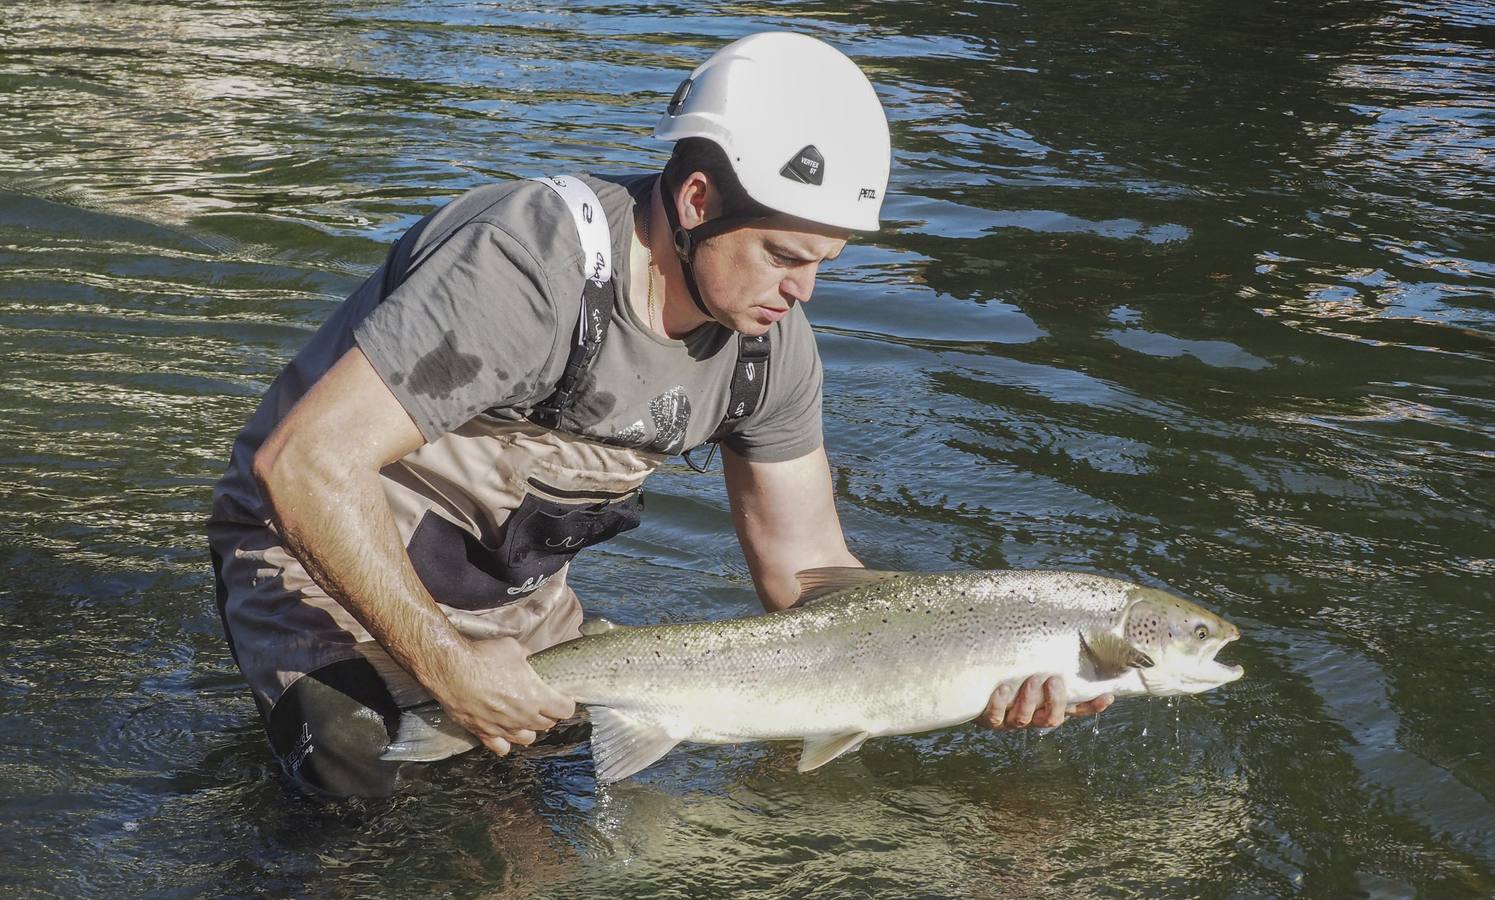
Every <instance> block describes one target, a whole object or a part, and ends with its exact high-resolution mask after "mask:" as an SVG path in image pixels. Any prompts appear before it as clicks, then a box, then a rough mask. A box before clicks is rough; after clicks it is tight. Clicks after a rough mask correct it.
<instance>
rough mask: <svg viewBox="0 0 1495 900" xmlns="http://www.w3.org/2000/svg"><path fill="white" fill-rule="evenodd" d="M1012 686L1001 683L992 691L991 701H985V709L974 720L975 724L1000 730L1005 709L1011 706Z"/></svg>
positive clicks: (1005, 712)
mask: <svg viewBox="0 0 1495 900" xmlns="http://www.w3.org/2000/svg"><path fill="white" fill-rule="evenodd" d="M1012 694H1013V690H1012V685H1010V684H1007V683H1005V682H1004V683H1002V684H999V685H997V689H996V690H994V691H992V693H991V699H990V700H988V701H986V709H985V710H983V711H982V712H981V715H980V716H979V717H978V718H977V719H976V721H977V723H979V724H981V725H984V726H986V727H987V728H1000V727H1001V725H1002V719H1003V718H1004V717H1005V716H1006V715H1007V707H1008V706H1010V705H1011V704H1012Z"/></svg>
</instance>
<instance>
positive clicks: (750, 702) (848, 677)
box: [530, 569, 1241, 781]
mask: <svg viewBox="0 0 1495 900" xmlns="http://www.w3.org/2000/svg"><path fill="white" fill-rule="evenodd" d="M803 580H804V581H805V583H806V596H807V597H810V598H815V597H820V598H821V599H818V600H814V601H813V602H810V603H808V604H807V605H805V606H803V607H800V608H797V609H793V610H788V611H785V612H782V613H775V614H770V615H765V616H753V617H748V618H742V619H731V620H726V621H720V622H705V623H697V624H687V625H659V626H651V627H641V628H627V627H613V628H611V629H610V630H604V631H602V633H598V634H594V635H591V636H586V637H582V638H580V639H578V640H576V641H571V642H569V643H566V644H562V645H560V646H558V647H553V648H551V649H549V650H546V651H544V652H542V653H539V654H536V655H535V656H533V657H531V658H530V663H531V665H532V666H533V667H534V668H535V671H536V672H537V673H539V675H540V676H541V677H542V678H544V679H545V680H546V682H547V683H549V684H550V685H551V686H553V687H555V688H556V689H557V690H559V691H561V692H562V693H565V694H567V695H569V696H571V697H572V698H573V699H575V700H576V701H577V702H578V703H583V704H586V705H587V706H588V707H590V708H591V716H592V721H593V729H594V732H593V745H594V749H595V752H596V756H597V761H598V772H599V777H600V778H602V779H603V780H604V781H607V780H616V779H617V778H622V777H627V775H629V774H632V772H634V771H637V769H638V768H642V767H643V766H644V765H648V764H649V763H652V762H653V761H654V760H655V759H657V758H658V757H659V756H661V755H663V753H664V752H666V751H668V750H669V749H670V747H673V746H674V745H675V743H677V742H679V741H696V742H701V743H736V742H741V741H760V740H790V739H797V740H804V741H805V744H806V746H805V756H804V758H803V759H802V761H801V769H802V770H808V769H812V768H815V767H817V766H819V765H822V764H824V763H825V762H827V761H829V760H830V759H832V758H834V757H835V756H837V755H839V754H841V753H844V752H846V751H847V750H851V749H854V748H855V747H857V746H860V744H861V743H862V741H864V740H866V739H867V738H869V737H877V736H880V735H888V734H905V733H911V732H918V731H927V730H930V729H934V728H941V727H945V726H949V725H955V724H958V723H961V722H966V721H969V720H971V719H973V718H975V717H976V716H977V715H979V714H980V713H981V711H982V710H983V709H984V708H985V706H986V704H987V701H988V700H989V698H990V696H991V693H992V691H993V689H994V688H995V687H996V686H997V685H998V684H999V683H1002V682H1020V681H1021V680H1023V679H1025V678H1027V677H1028V676H1030V675H1035V674H1042V675H1049V674H1053V675H1062V676H1064V677H1065V680H1066V683H1067V685H1068V688H1069V692H1070V699H1071V701H1072V702H1079V701H1083V700H1088V699H1092V698H1094V697H1096V696H1099V695H1100V694H1103V693H1107V692H1111V693H1116V694H1118V695H1127V694H1139V693H1155V694H1170V693H1188V692H1195V691H1198V690H1204V689H1207V688H1209V687H1213V686H1215V685H1217V684H1221V683H1224V682H1225V681H1231V680H1234V679H1235V678H1238V677H1240V674H1241V673H1240V670H1239V669H1238V668H1234V667H1226V666H1222V665H1220V664H1219V663H1216V662H1215V661H1214V655H1215V653H1216V652H1217V651H1218V650H1219V648H1220V647H1221V646H1223V645H1224V644H1225V643H1228V642H1229V641H1231V640H1234V639H1235V638H1236V637H1237V636H1238V635H1239V632H1238V631H1237V630H1236V628H1235V626H1233V625H1231V624H1229V623H1228V622H1225V621H1224V620H1222V619H1220V618H1219V617H1217V616H1214V615H1213V614H1211V613H1209V612H1208V611H1206V610H1203V609H1201V608H1199V607H1197V606H1195V605H1194V604H1192V603H1190V602H1189V601H1187V600H1183V599H1181V598H1178V597H1174V596H1172V595H1170V594H1167V593H1164V592H1162V591H1158V590H1154V589H1150V588H1143V587H1139V586H1137V585H1133V584H1129V583H1127V582H1123V581H1118V580H1115V579H1110V578H1104V577H1100V576H1095V575H1085V574H1078V573H1069V572H962V573H950V574H928V575H914V574H897V573H880V572H871V571H868V570H859V569H838V570H817V571H815V572H811V573H806V574H805V576H804V577H803Z"/></svg>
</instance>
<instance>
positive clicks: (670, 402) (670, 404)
mask: <svg viewBox="0 0 1495 900" xmlns="http://www.w3.org/2000/svg"><path fill="white" fill-rule="evenodd" d="M649 412H650V414H652V415H653V416H654V446H652V447H651V448H650V449H651V450H653V451H654V452H655V453H679V452H680V451H681V450H683V449H685V428H686V426H687V425H689V424H690V398H689V397H687V396H686V395H685V388H684V387H681V386H680V385H676V386H674V387H672V388H670V389H669V390H667V391H665V392H664V393H663V394H660V395H659V396H658V397H655V398H654V399H653V400H650V401H649Z"/></svg>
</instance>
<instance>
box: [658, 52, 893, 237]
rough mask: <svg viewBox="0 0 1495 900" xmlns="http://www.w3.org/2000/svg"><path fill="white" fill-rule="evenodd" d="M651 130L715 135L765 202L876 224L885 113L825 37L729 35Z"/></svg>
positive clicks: (838, 220)
mask: <svg viewBox="0 0 1495 900" xmlns="http://www.w3.org/2000/svg"><path fill="white" fill-rule="evenodd" d="M654 135H655V137H659V138H663V139H664V140H668V141H678V140H681V139H682V138H690V137H699V138H707V139H709V140H712V141H714V142H716V144H717V145H718V146H720V147H721V148H722V149H723V150H724V151H726V154H727V159H728V160H729V161H730V162H731V164H732V170H733V171H734V172H736V173H737V178H738V180H739V181H741V182H742V186H743V188H744V189H745V190H746V191H747V193H748V196H750V197H752V198H753V199H754V200H755V201H757V202H758V203H761V204H763V205H764V206H766V207H768V208H769V209H773V210H776V211H778V212H781V213H787V214H789V215H792V216H798V217H799V218H801V219H808V220H809V221H811V222H818V223H820V224H822V225H830V226H832V227H835V228H846V229H849V230H852V231H876V230H877V226H878V221H877V214H878V211H879V210H880V209H881V208H882V200H883V195H884V194H885V193H886V192H887V187H888V166H889V157H890V155H891V147H890V142H889V140H888V120H887V117H886V116H885V115H884V114H883V110H882V104H881V103H879V102H878V100H877V93H876V92H875V91H873V89H872V83H871V82H869V81H868V80H867V76H866V75H863V74H862V70H861V69H858V68H857V65H856V63H854V62H852V61H851V60H849V59H847V58H846V56H845V54H843V53H841V51H839V50H837V49H835V48H834V47H832V46H831V45H829V44H827V43H825V42H823V41H819V40H816V39H815V38H812V37H809V36H808V35H803V34H792V33H790V32H785V31H768V32H763V33H762V34H754V35H750V36H748V37H745V38H742V39H741V40H738V41H733V42H732V43H730V44H728V45H727V46H725V47H723V48H722V49H720V50H718V51H716V52H715V53H713V54H712V55H711V58H710V59H708V60H706V61H705V62H704V63H701V65H700V66H699V67H697V68H696V70H695V71H694V72H692V73H690V77H689V78H686V79H685V81H683V82H681V83H680V87H679V88H678V89H676V91H675V96H674V97H673V98H672V99H671V100H670V105H669V109H668V111H666V112H665V114H664V117H663V118H662V119H660V120H659V124H658V125H656V126H655V127H654Z"/></svg>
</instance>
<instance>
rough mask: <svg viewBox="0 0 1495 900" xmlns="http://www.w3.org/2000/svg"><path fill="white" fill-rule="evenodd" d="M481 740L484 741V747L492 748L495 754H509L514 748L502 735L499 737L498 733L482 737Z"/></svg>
mask: <svg viewBox="0 0 1495 900" xmlns="http://www.w3.org/2000/svg"><path fill="white" fill-rule="evenodd" d="M479 740H481V741H482V742H483V746H484V747H487V748H488V749H489V750H492V751H493V754H494V755H495V756H508V755H509V751H510V750H512V749H513V748H512V747H510V746H509V742H508V741H506V740H504V739H503V738H501V737H498V736H497V735H495V736H493V737H485V738H480V739H479Z"/></svg>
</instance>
